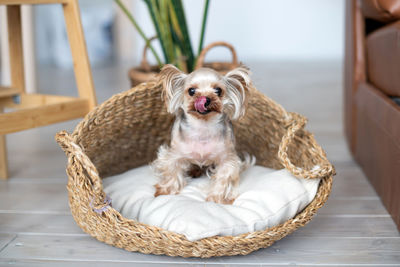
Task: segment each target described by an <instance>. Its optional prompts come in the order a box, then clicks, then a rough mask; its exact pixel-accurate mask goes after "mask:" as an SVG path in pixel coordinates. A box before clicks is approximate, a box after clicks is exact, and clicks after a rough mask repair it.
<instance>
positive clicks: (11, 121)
mask: <svg viewBox="0 0 400 267" xmlns="http://www.w3.org/2000/svg"><path fill="white" fill-rule="evenodd" d="M22 4H62V7H63V10H64V18H65V24H66V29H67V33H68V39H69V43H70V47H71V52H72V58H73V65H74V72H75V78H76V83H77V87H78V91H79V97H77V98H75V97H66V96H56V95H42V94H27V93H26V92H25V89H24V87H25V85H24V84H25V81H24V62H23V54H22V33H21V5H22ZM0 5H7V7H6V8H7V22H8V33H9V34H8V41H9V47H10V48H9V49H10V65H11V66H10V69H11V86H10V87H0V178H3V179H6V178H8V167H7V151H6V141H5V135H6V134H8V133H13V132H17V131H22V130H26V129H30V128H34V127H39V126H44V125H48V124H51V123H56V122H61V121H65V120H70V119H75V118H79V117H83V116H84V115H86V114H87V113H88V112H89V111H90V110H91V109H92V108H93V107H95V106H96V95H95V91H94V85H93V80H92V75H91V71H90V64H89V59H88V55H87V52H86V45H85V40H84V36H83V30H82V24H81V19H80V14H79V6H78V1H77V0H0ZM4 108H7V112H2V111H4ZM9 109H10V112H8V110H9Z"/></svg>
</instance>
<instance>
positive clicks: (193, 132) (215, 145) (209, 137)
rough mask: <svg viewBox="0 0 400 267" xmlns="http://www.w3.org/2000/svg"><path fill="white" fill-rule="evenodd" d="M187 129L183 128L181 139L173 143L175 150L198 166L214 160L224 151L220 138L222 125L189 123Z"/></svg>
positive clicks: (211, 122) (224, 144) (213, 122)
mask: <svg viewBox="0 0 400 267" xmlns="http://www.w3.org/2000/svg"><path fill="white" fill-rule="evenodd" d="M189 125H190V126H189V127H184V129H182V131H183V138H180V139H179V141H178V142H175V149H177V150H178V151H179V153H180V154H181V155H183V156H185V157H188V158H191V159H193V160H195V161H197V162H198V163H199V164H201V163H203V162H207V161H208V160H215V159H216V158H218V157H222V156H223V155H224V151H226V143H225V139H224V138H223V136H222V132H223V127H224V125H222V124H220V123H217V122H216V121H208V122H203V121H198V120H196V121H191V122H190V124H189Z"/></svg>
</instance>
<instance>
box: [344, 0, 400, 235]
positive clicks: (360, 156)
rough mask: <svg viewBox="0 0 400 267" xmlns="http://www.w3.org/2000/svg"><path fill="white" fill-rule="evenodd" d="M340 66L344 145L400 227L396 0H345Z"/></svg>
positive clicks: (399, 6) (399, 10)
mask: <svg viewBox="0 0 400 267" xmlns="http://www.w3.org/2000/svg"><path fill="white" fill-rule="evenodd" d="M344 71H345V73H344V78H345V86H344V111H345V113H344V114H345V133H346V138H347V141H348V145H349V147H350V150H351V152H352V154H353V156H354V158H355V159H356V161H357V162H358V163H359V164H360V166H361V168H362V169H363V171H364V173H365V174H366V176H367V177H368V179H369V180H370V182H371V184H372V185H373V186H374V188H375V190H376V192H377V193H378V194H379V196H380V197H381V199H382V202H383V204H384V205H385V207H386V209H387V210H388V212H389V213H390V214H391V215H392V217H393V219H394V221H395V222H396V224H397V226H398V227H399V229H400V101H399V100H400V0H349V1H347V0H346V53H345V69H344ZM396 102H397V103H396Z"/></svg>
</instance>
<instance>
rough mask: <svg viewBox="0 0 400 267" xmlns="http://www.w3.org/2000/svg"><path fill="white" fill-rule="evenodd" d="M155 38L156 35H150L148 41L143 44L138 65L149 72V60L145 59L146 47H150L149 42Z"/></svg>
mask: <svg viewBox="0 0 400 267" xmlns="http://www.w3.org/2000/svg"><path fill="white" fill-rule="evenodd" d="M155 39H157V36H153V37H151V38H150V39H149V42H148V43H146V45H145V46H144V48H143V54H142V61H141V62H140V67H141V68H142V69H143V70H145V71H147V72H150V71H151V67H150V64H149V62H148V61H147V49H149V47H150V42H151V41H153V40H155Z"/></svg>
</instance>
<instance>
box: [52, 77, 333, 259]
mask: <svg viewBox="0 0 400 267" xmlns="http://www.w3.org/2000/svg"><path fill="white" fill-rule="evenodd" d="M161 89H162V85H161V82H160V81H154V82H149V83H142V84H140V85H138V86H136V87H134V88H132V89H131V90H129V91H126V92H123V93H120V94H117V95H114V96H113V97H111V98H110V99H109V100H107V101H106V102H104V103H103V104H101V105H100V106H98V107H96V108H95V109H94V110H93V111H92V112H90V113H89V114H88V115H87V116H86V117H85V118H84V119H83V120H82V121H81V122H80V123H79V124H78V125H77V127H76V128H75V130H74V132H73V133H72V134H68V133H67V132H65V131H62V132H60V133H58V134H57V135H56V140H57V142H58V143H59V145H60V146H61V147H62V149H63V150H64V151H65V153H66V155H67V157H68V166H67V174H68V177H69V179H68V186H67V189H68V192H69V202H70V208H71V212H72V215H73V217H74V219H75V221H76V222H77V224H78V225H79V226H80V227H81V228H82V229H83V230H84V231H85V232H86V233H88V234H90V235H91V236H93V237H95V238H97V239H98V240H100V241H102V242H105V243H107V244H110V245H113V246H116V247H119V248H123V249H126V250H129V251H140V252H142V253H152V254H166V255H170V256H182V257H203V258H207V257H213V256H228V255H238V254H241V255H245V254H248V253H250V252H252V251H255V250H258V249H260V248H265V247H268V246H270V245H271V244H273V243H274V242H275V241H277V240H279V239H281V238H283V237H284V236H286V235H288V234H290V233H291V232H293V231H295V230H296V229H297V228H299V227H301V226H304V225H305V224H306V223H307V222H309V221H310V220H311V218H312V216H313V215H314V214H315V213H316V211H317V210H318V209H319V208H320V207H321V206H322V205H323V204H324V203H325V201H326V200H327V198H328V195H329V193H330V191H331V186H332V177H333V175H334V174H335V170H334V167H333V166H332V165H331V164H330V163H329V161H328V160H327V158H326V155H325V153H324V151H323V149H322V148H321V147H320V146H319V145H318V144H317V143H316V142H315V140H314V137H313V136H312V134H310V133H309V132H308V131H306V130H304V125H305V123H306V119H305V118H304V117H302V116H301V115H299V114H297V113H290V112H286V111H285V110H284V109H283V108H282V107H281V106H280V105H279V104H277V103H275V102H274V101H272V100H271V99H269V98H268V97H266V96H264V95H263V94H261V93H260V92H259V91H257V90H256V89H254V90H253V92H252V93H251V96H250V97H249V104H248V107H247V110H246V115H245V116H244V117H243V118H241V119H240V120H238V121H236V122H234V131H235V137H236V142H237V150H238V151H239V152H240V151H246V152H248V153H250V154H252V155H254V156H256V158H257V164H258V165H262V166H265V167H270V168H274V169H281V168H283V167H285V168H287V169H288V170H289V171H290V172H291V173H292V174H294V175H295V176H296V177H302V178H305V179H313V178H322V179H321V182H320V185H319V188H318V192H317V194H316V196H315V198H314V200H313V201H312V202H311V203H310V204H309V205H308V206H307V207H306V208H305V209H304V210H303V211H302V212H300V213H299V214H297V215H296V217H295V218H293V219H290V220H287V221H286V222H284V223H282V224H280V225H278V226H275V227H271V228H268V229H265V230H262V231H256V232H251V233H246V234H241V235H238V236H214V237H209V238H204V239H201V240H198V241H194V242H191V241H188V240H187V239H186V238H185V236H184V235H181V234H177V233H174V232H170V231H167V230H164V229H161V228H159V227H155V226H150V225H146V224H143V223H140V222H137V221H135V220H131V219H127V218H124V217H123V216H122V215H121V214H120V213H119V212H118V211H117V210H115V209H113V208H112V207H110V206H108V204H107V201H106V196H105V193H104V191H103V186H102V178H105V177H107V176H110V175H115V174H118V173H122V172H124V171H127V170H129V169H131V168H135V167H138V166H141V165H144V164H148V163H149V162H151V161H152V160H154V159H155V156H156V151H157V149H158V147H159V146H160V145H161V144H163V143H168V142H169V141H170V129H171V126H172V123H173V119H174V118H173V116H172V115H170V114H168V113H167V112H166V108H165V106H164V103H163V101H161ZM315 165H319V166H320V168H319V169H317V170H312V168H313V167H314V166H315ZM101 177H102V178H101Z"/></svg>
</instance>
